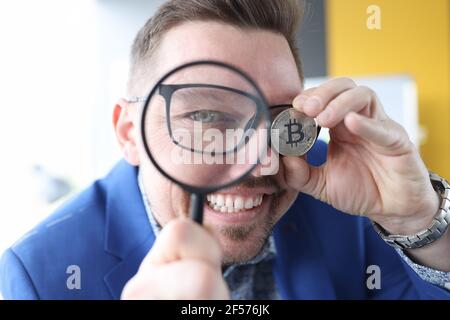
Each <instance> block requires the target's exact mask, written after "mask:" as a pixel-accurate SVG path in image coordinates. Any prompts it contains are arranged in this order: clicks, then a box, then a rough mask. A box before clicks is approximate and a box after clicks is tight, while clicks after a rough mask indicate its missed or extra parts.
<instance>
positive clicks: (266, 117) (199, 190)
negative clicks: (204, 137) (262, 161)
mask: <svg viewBox="0 0 450 320" xmlns="http://www.w3.org/2000/svg"><path fill="white" fill-rule="evenodd" d="M198 65H211V66H217V67H223V68H226V69H228V70H231V71H234V72H236V73H237V74H238V75H240V76H242V77H243V78H244V79H245V80H247V81H248V82H249V83H250V84H251V85H252V86H253V87H254V88H255V89H256V93H257V94H258V95H259V96H260V97H261V99H262V103H263V104H264V106H265V108H264V107H263V108H262V110H261V111H262V113H263V114H262V121H265V123H266V128H267V137H266V141H267V143H268V145H267V147H268V148H269V147H270V145H269V141H270V126H271V119H270V114H269V112H268V103H267V100H266V98H265V97H264V95H263V93H262V91H261V90H260V89H259V87H258V85H257V84H256V83H255V81H253V80H252V78H250V77H249V76H248V75H247V74H246V73H244V72H243V71H242V70H240V69H238V68H237V67H235V66H232V65H230V64H227V63H224V62H220V61H216V60H196V61H192V62H188V63H184V64H182V65H180V66H178V67H176V68H174V69H172V70H171V71H169V72H167V73H166V74H165V75H164V76H163V77H162V78H161V79H160V80H159V81H158V82H157V83H156V84H155V85H154V86H153V89H152V90H151V91H150V94H149V95H148V96H147V98H146V100H145V104H144V108H143V109H142V115H141V136H142V142H143V144H144V149H145V152H146V153H147V156H148V157H149V158H150V161H151V162H152V164H153V165H154V166H155V167H156V169H158V171H159V172H160V173H161V174H162V175H163V176H164V177H165V178H167V179H169V180H170V181H172V182H174V183H176V184H177V185H179V186H180V187H182V188H183V189H185V190H186V191H188V192H190V193H197V194H207V193H212V192H215V191H217V190H220V189H224V188H228V187H231V186H233V185H235V184H237V183H239V182H240V181H242V180H243V179H245V178H246V177H248V176H249V174H250V173H251V172H252V171H253V169H255V168H256V166H257V165H258V163H255V164H254V165H252V166H251V168H249V169H248V170H247V171H246V172H245V173H244V174H242V175H241V176H240V177H239V178H238V179H236V180H234V181H231V182H228V183H225V184H221V185H214V186H212V187H196V186H192V185H189V184H186V183H184V182H181V181H179V180H178V179H175V178H174V177H172V176H170V175H169V174H168V173H166V172H165V170H163V169H162V167H161V166H160V165H159V164H158V162H157V161H156V160H155V158H154V157H153V156H152V154H151V152H150V149H149V147H148V144H147V138H146V135H145V132H146V131H145V115H146V113H147V109H148V107H149V104H150V100H151V99H152V98H153V95H154V94H155V92H156V90H158V87H159V85H160V84H161V83H162V82H164V81H165V80H166V79H167V78H168V77H170V76H171V75H173V74H174V73H175V72H178V71H179V70H181V69H185V68H189V67H192V66H198Z"/></svg>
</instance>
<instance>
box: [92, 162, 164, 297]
mask: <svg viewBox="0 0 450 320" xmlns="http://www.w3.org/2000/svg"><path fill="white" fill-rule="evenodd" d="M137 171H138V170H137V167H133V166H130V165H129V164H128V163H126V162H125V161H124V160H122V161H120V162H119V163H118V164H117V165H116V166H115V167H114V168H113V170H112V171H111V172H110V174H109V175H108V176H107V177H106V178H105V179H104V180H102V182H101V184H102V185H103V187H104V190H105V192H104V194H105V205H106V208H105V209H106V210H105V211H106V226H105V228H106V229H105V242H104V246H105V251H106V252H108V253H109V254H111V255H114V256H116V257H117V258H118V259H120V262H119V263H118V264H117V265H116V266H114V268H113V269H112V270H111V271H110V272H109V273H108V274H106V276H105V277H104V280H105V282H106V285H107V287H108V289H109V290H110V292H111V294H112V296H113V297H114V298H115V299H119V298H120V294H121V292H122V289H123V287H124V285H125V283H126V282H127V281H128V280H129V279H130V278H131V277H132V276H134V275H135V274H136V272H137V270H138V268H139V265H140V264H141V262H142V260H143V259H144V257H145V255H146V254H147V253H148V251H149V250H150V248H151V247H152V245H153V242H154V241H155V236H154V234H153V231H152V229H151V227H150V223H149V220H148V217H147V214H146V212H145V208H144V204H143V202H142V198H141V194H140V191H139V187H138V182H137Z"/></svg>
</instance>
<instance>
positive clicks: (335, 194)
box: [0, 0, 450, 299]
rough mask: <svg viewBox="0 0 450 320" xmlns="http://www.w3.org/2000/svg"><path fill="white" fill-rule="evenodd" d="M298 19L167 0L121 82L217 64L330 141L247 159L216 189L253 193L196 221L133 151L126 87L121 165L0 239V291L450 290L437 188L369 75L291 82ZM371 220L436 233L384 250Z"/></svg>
mask: <svg viewBox="0 0 450 320" xmlns="http://www.w3.org/2000/svg"><path fill="white" fill-rule="evenodd" d="M300 18H301V7H300V6H298V5H297V4H296V1H285V0H283V1H281V0H279V1H276V0H273V1H262V2H255V1H253V0H234V1H232V0H196V1H193V0H172V1H168V2H167V3H166V4H165V5H163V6H162V7H161V8H160V9H159V11H158V12H157V13H156V14H155V16H154V17H153V18H152V19H150V20H149V21H148V22H147V23H146V25H145V26H144V27H143V28H142V29H141V30H140V32H139V34H138V35H137V37H136V40H135V42H134V45H133V49H132V55H131V57H132V59H131V71H130V79H129V87H128V93H129V95H130V96H145V95H146V94H148V90H149V89H150V88H149V87H148V84H149V83H152V82H154V81H156V80H157V79H159V78H160V77H161V76H162V75H163V74H164V73H165V72H167V71H169V70H171V69H173V68H174V67H176V66H178V65H181V64H183V63H186V62H189V61H193V60H202V59H209V60H218V61H223V62H225V63H229V64H232V65H235V66H237V67H238V68H240V69H242V70H244V71H245V72H246V73H247V74H249V75H250V76H251V77H252V78H253V79H254V80H255V81H256V82H257V83H258V85H259V87H260V88H261V90H262V91H263V92H264V95H265V97H266V98H267V100H268V102H269V105H279V104H291V103H292V104H293V106H294V107H295V108H296V109H297V110H299V111H301V112H304V113H306V114H307V115H308V116H310V117H316V118H317V121H318V124H319V125H321V126H323V127H326V128H329V129H330V136H331V142H330V144H329V146H328V150H326V146H325V145H324V144H323V143H317V144H316V146H315V147H314V148H313V150H311V151H310V152H309V154H308V162H306V159H305V158H304V157H303V158H302V157H283V158H282V160H281V164H280V168H279V170H278V171H276V172H267V171H266V170H261V167H258V168H256V170H255V171H254V172H253V173H252V176H251V177H249V178H248V179H247V180H246V181H244V182H243V183H242V184H240V185H239V186H237V187H232V188H229V189H226V190H222V191H220V192H218V193H217V194H215V195H214V196H215V199H219V198H222V199H231V200H230V201H228V202H229V206H230V209H233V208H232V207H233V203H235V201H236V199H237V198H238V197H241V198H242V201H244V200H245V201H246V200H247V199H248V198H252V199H257V198H258V199H262V201H258V202H254V203H253V208H252V209H249V210H244V211H241V212H240V214H239V216H235V219H228V218H224V217H223V216H220V215H219V214H214V213H212V211H211V209H207V210H206V209H205V212H206V213H205V227H201V226H200V225H198V224H196V223H194V222H191V221H189V220H188V219H186V216H187V208H188V199H189V198H188V195H187V193H186V192H184V191H183V190H181V189H180V188H179V187H177V186H176V185H174V184H173V183H171V182H170V181H168V180H167V179H165V178H164V177H163V176H162V175H161V174H160V173H159V172H158V171H157V170H156V169H155V168H154V167H153V166H152V165H151V163H150V161H149V160H148V157H147V155H146V153H145V152H144V149H143V146H142V142H141V138H140V136H139V123H140V111H141V110H142V104H140V103H135V102H133V101H134V100H132V99H128V100H127V99H121V100H120V101H119V102H118V103H117V105H116V106H115V109H114V116H113V119H114V127H115V131H116V134H117V139H118V142H119V144H120V147H121V149H122V150H123V154H124V158H125V160H126V162H124V161H122V162H120V163H119V164H118V165H117V166H116V167H115V168H114V169H113V170H112V171H111V173H110V174H109V175H108V176H107V177H106V178H105V179H102V180H100V181H98V182H96V183H94V185H93V186H91V187H90V188H88V189H87V190H85V191H84V192H82V193H81V194H80V195H79V196H78V197H76V198H75V199H74V200H72V201H71V202H69V203H68V204H66V205H65V206H63V207H62V208H60V209H59V210H58V211H57V212H56V213H55V214H54V215H52V216H51V217H50V218H48V219H47V220H46V221H44V222H43V223H42V224H40V225H39V226H38V227H36V228H35V229H34V230H33V231H31V232H30V233H28V234H27V235H26V236H25V237H23V238H22V239H21V240H20V241H19V242H18V243H16V244H15V245H14V246H12V248H10V249H9V250H7V251H6V252H5V254H4V256H3V259H2V262H1V273H0V276H1V278H0V281H1V289H2V293H3V296H4V297H5V298H28V299H39V298H40V299H54V298H58V299H77V298H84V299H110V298H114V299H119V298H125V299H191V298H192V299H225V298H233V299H255V298H256V299H279V298H281V299H417V298H422V299H430V298H440V299H448V298H450V293H449V291H447V289H446V286H448V283H449V282H450V232H448V228H445V230H444V229H441V233H439V232H438V231H435V229H436V228H434V227H432V222H433V221H435V220H434V219H437V218H436V217H442V216H444V217H445V218H447V219H448V215H445V211H444V212H443V211H442V210H440V204H441V203H446V202H445V201H443V200H442V196H441V194H442V192H436V191H435V190H434V188H433V185H432V183H431V181H430V176H429V173H428V171H427V169H426V167H425V165H424V163H423V161H422V160H421V158H420V156H419V153H418V151H417V150H416V149H415V147H414V146H413V145H412V143H411V142H410V141H409V139H408V136H407V134H406V132H405V130H404V129H403V128H402V127H401V126H400V125H398V124H397V123H395V122H394V121H393V120H391V119H389V118H388V117H387V116H386V114H385V112H384V111H383V107H382V106H381V104H380V102H379V101H378V100H377V98H376V95H375V93H374V92H372V91H371V90H370V89H369V88H366V87H359V86H356V85H355V83H354V82H353V81H352V80H350V79H335V80H331V81H329V82H327V83H325V84H323V85H321V86H319V87H317V88H313V89H309V90H305V91H303V92H302V70H301V65H300V62H299V60H298V58H297V50H296V48H295V44H294V38H295V32H296V30H297V22H298V21H299V20H300ZM311 164H315V165H319V164H323V165H322V166H319V167H316V166H312V165H311ZM299 193H300V195H299ZM444 196H445V195H444ZM216 201H218V200H216ZM238 201H240V200H238ZM214 204H216V203H212V201H211V198H210V200H209V203H208V204H206V205H205V206H210V207H211V206H214ZM205 208H206V207H205ZM446 209H447V208H446ZM231 211H233V210H231ZM250 211H251V213H250ZM340 212H344V213H346V214H341V213H340ZM255 213H256V214H255ZM226 214H230V215H233V214H235V213H233V212H231V213H226ZM439 214H440V215H439ZM352 215H361V216H364V217H354V216H352ZM231 220H232V222H230V221H231ZM441 220H442V219H441ZM370 221H373V222H375V223H377V224H378V225H379V226H380V228H382V230H383V232H382V234H383V237H384V238H386V239H389V235H396V234H398V235H416V234H419V235H420V234H421V231H422V230H424V229H426V228H430V230H431V229H432V231H433V233H431V234H430V239H429V241H428V240H427V241H428V242H430V243H426V244H425V245H423V244H424V243H423V242H420V241H423V240H420V241H416V240H414V239H415V238H414V239H413V238H411V242H412V244H411V248H409V247H408V246H406V244H404V243H403V242H402V240H401V239H400V240H399V241H398V242H402V243H403V244H404V248H407V249H405V250H402V249H400V248H397V250H395V249H393V248H391V247H390V246H388V245H387V244H386V243H385V242H384V241H383V240H382V238H381V237H380V236H379V235H378V234H377V232H375V230H374V229H373V227H372V224H371V222H370ZM441 222H442V221H441ZM446 222H448V221H447V220H445V221H443V222H442V225H444V224H445V225H446ZM433 226H434V225H433ZM438 233H439V234H438ZM419 238H420V237H419ZM415 244H416V247H417V248H416V247H415ZM408 248H409V249H408ZM371 270H373V271H371ZM373 272H375V273H378V274H375V273H373ZM371 275H373V276H374V278H373V279H374V280H373V279H372V280H373V281H372V280H371V279H369V278H370V276H371ZM376 276H378V277H379V281H378V280H377V279H376Z"/></svg>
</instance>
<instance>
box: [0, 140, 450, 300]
mask: <svg viewBox="0 0 450 320" xmlns="http://www.w3.org/2000/svg"><path fill="white" fill-rule="evenodd" d="M325 158H326V146H325V144H323V143H318V144H316V146H315V147H314V149H313V150H312V151H311V152H310V154H309V161H310V162H311V163H313V164H316V165H317V164H320V163H323V162H324V161H325ZM136 174H137V170H136V168H135V167H132V166H130V165H128V164H126V163H125V162H124V161H121V162H119V163H118V164H117V166H116V167H115V168H114V169H113V170H112V171H111V172H110V173H109V175H108V176H107V177H106V178H104V179H102V180H99V181H97V182H95V183H94V184H93V185H92V186H90V187H89V188H88V189H86V190H85V191H84V192H82V193H81V194H79V195H78V196H77V197H75V198H74V199H73V200H71V201H70V202H68V203H67V204H65V205H63V206H62V207H61V208H60V209H59V210H57V211H56V212H55V213H54V214H53V215H51V216H50V217H49V218H48V219H46V220H45V221H43V222H42V223H41V224H39V225H38V226H37V227H36V228H35V229H33V230H32V231H30V232H29V233H28V234H26V235H25V236H24V237H23V238H22V239H20V240H19V241H18V242H17V243H16V244H14V245H13V246H12V247H11V248H10V249H8V250H7V251H6V252H5V253H4V255H3V257H2V259H1V262H0V289H1V292H2V295H3V297H4V298H5V299H118V298H120V294H121V291H122V289H123V287H124V285H125V283H126V282H127V281H128V280H129V279H130V278H131V277H132V276H133V275H134V274H135V273H136V271H137V269H138V267H139V265H140V263H141V261H142V259H143V258H144V256H145V255H146V254H147V253H148V251H149V250H150V248H151V247H152V245H153V242H154V241H155V235H154V234H153V232H152V229H151V226H150V224H149V221H148V217H147V215H146V212H145V208H144V205H143V202H142V198H141V195H140V192H139V188H138V184H137V179H136ZM361 188H364V186H363V185H362V186H361ZM274 237H275V244H276V248H277V256H276V258H275V260H274V262H273V272H274V277H275V281H276V284H277V288H278V290H279V292H280V294H281V297H282V298H284V299H450V293H449V292H447V291H446V290H444V289H442V288H440V287H437V286H434V285H432V284H430V283H428V282H425V281H423V280H421V279H420V278H419V277H418V276H417V274H416V273H415V272H414V271H413V270H412V269H411V268H410V267H409V266H408V265H407V264H406V263H405V262H404V261H403V260H402V259H401V258H400V257H399V255H398V254H397V253H396V252H395V250H393V249H392V248H390V247H388V246H387V245H386V244H385V243H384V242H383V241H382V240H381V239H379V237H378V235H377V234H376V233H375V232H374V231H373V229H372V226H371V225H370V223H369V221H368V220H367V219H365V218H361V217H353V216H349V215H346V214H343V213H342V212H339V211H337V210H335V209H333V208H332V207H330V206H328V205H326V204H324V203H322V202H319V201H317V200H315V199H313V198H311V197H309V196H307V195H304V194H300V195H299V197H298V199H297V201H296V202H295V204H294V205H293V206H292V207H291V209H290V210H289V211H288V212H287V213H286V215H285V216H284V217H283V218H282V219H281V221H280V222H279V223H278V224H277V225H276V227H275V229H274ZM71 265H76V266H79V268H80V272H81V273H80V285H81V288H80V289H76V288H75V289H69V288H68V286H67V279H68V278H69V277H70V276H71V272H72V271H70V270H69V273H67V271H68V267H69V266H71ZM369 265H378V266H379V267H380V270H381V289H379V290H378V289H374V290H369V289H368V288H367V285H366V281H367V278H368V276H369V275H368V274H367V273H366V271H367V266H369Z"/></svg>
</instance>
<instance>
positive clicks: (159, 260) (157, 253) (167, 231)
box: [142, 218, 222, 268]
mask: <svg viewBox="0 0 450 320" xmlns="http://www.w3.org/2000/svg"><path fill="white" fill-rule="evenodd" d="M188 259H194V260H202V261H203V262H205V263H208V264H209V265H211V266H212V267H214V268H221V265H222V250H221V248H220V245H219V243H218V241H217V240H216V239H215V238H214V237H213V236H212V234H211V233H210V232H208V231H207V230H206V229H205V228H203V227H202V226H200V225H199V224H197V223H195V222H194V221H192V220H189V219H185V218H182V219H174V220H172V221H170V222H169V223H168V224H167V225H165V226H164V228H163V229H162V231H161V233H160V235H159V236H158V238H157V239H156V242H155V244H154V246H153V247H152V249H151V251H150V253H149V254H148V255H147V257H146V258H145V260H146V261H145V260H144V262H143V263H142V265H146V264H147V263H153V264H165V263H170V262H174V261H177V260H188Z"/></svg>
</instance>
